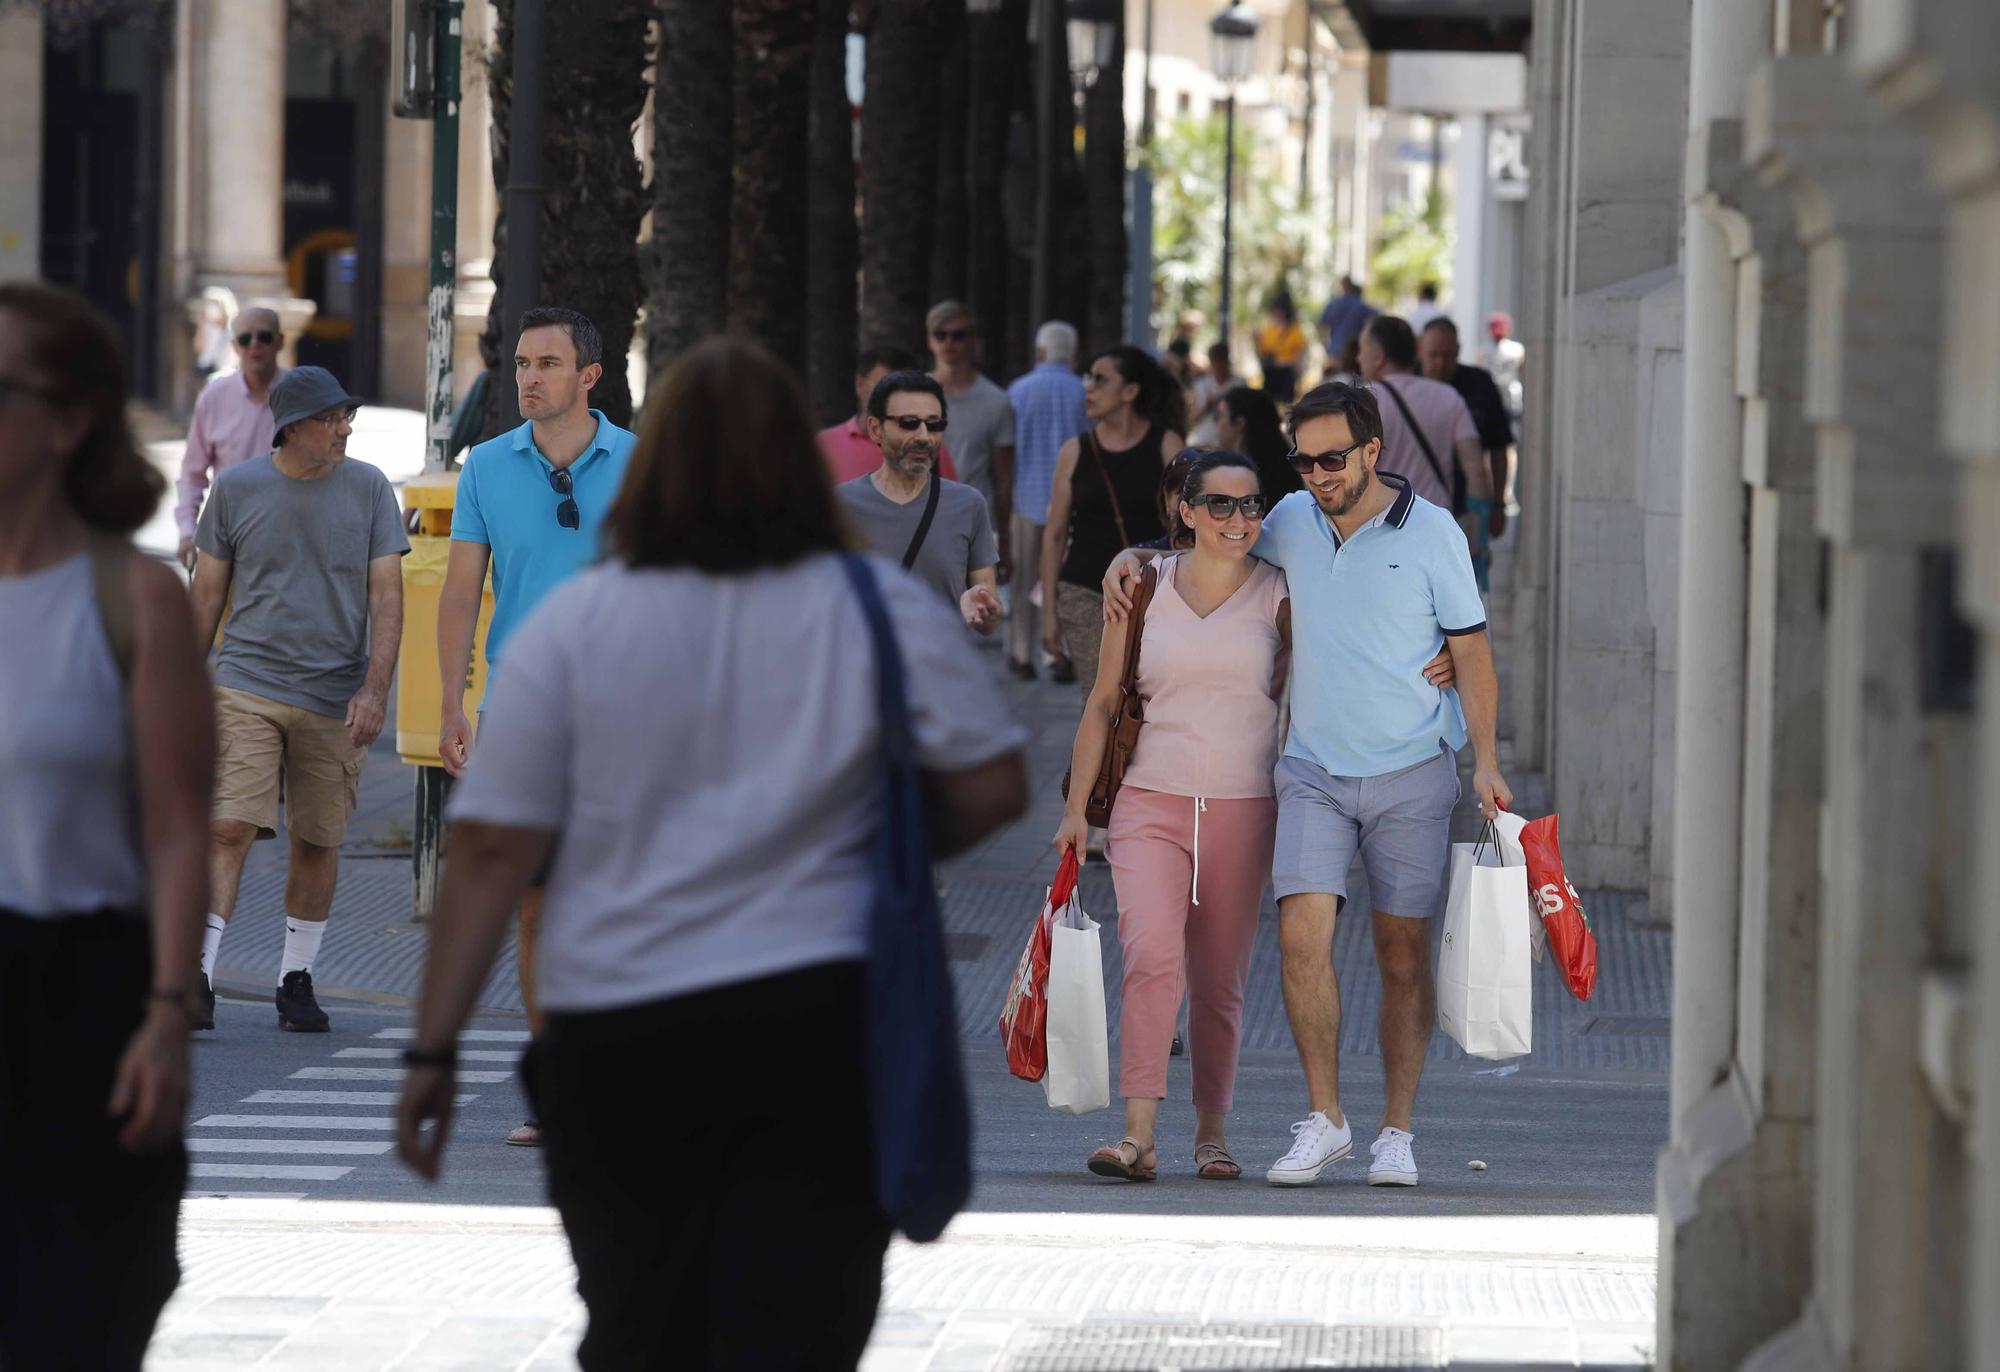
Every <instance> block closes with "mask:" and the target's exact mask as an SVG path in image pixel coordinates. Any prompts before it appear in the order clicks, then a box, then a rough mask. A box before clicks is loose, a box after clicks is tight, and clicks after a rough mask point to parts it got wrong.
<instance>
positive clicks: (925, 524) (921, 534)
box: [868, 472, 944, 588]
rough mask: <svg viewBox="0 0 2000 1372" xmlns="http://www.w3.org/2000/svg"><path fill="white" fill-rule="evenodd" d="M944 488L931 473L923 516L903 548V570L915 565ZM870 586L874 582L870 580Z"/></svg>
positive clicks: (941, 480) (937, 477)
mask: <svg viewBox="0 0 2000 1372" xmlns="http://www.w3.org/2000/svg"><path fill="white" fill-rule="evenodd" d="M943 490H944V478H942V477H940V476H939V475H938V474H937V473H936V472H932V473H931V489H930V494H929V495H927V496H925V497H924V517H923V518H922V519H920V520H918V521H917V532H916V533H915V535H914V536H912V537H911V539H910V546H909V547H907V548H905V549H903V570H904V571H906V572H907V571H909V570H910V568H912V567H914V566H916V565H917V554H918V553H920V552H922V551H923V550H924V539H925V537H927V536H928V535H929V534H930V531H931V521H932V520H933V519H936V518H937V507H938V496H939V494H940V493H941V492H942V491H943ZM868 584H869V586H870V587H871V588H872V587H873V586H874V584H875V583H874V582H873V581H872V580H871V581H870V582H869V583H868Z"/></svg>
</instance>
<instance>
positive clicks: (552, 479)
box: [549, 467, 583, 529]
mask: <svg viewBox="0 0 2000 1372" xmlns="http://www.w3.org/2000/svg"><path fill="white" fill-rule="evenodd" d="M549 485H550V486H552V487H554V488H555V493H556V494H557V495H559V496H561V497H562V504H560V505H558V506H556V523H558V524H560V525H562V526H563V527H564V528H565V529H574V528H577V527H579V526H580V525H581V524H582V523H583V511H581V510H579V509H577V507H576V496H575V494H574V492H575V490H576V486H575V483H573V482H572V481H571V480H570V479H569V469H568V468H567V467H558V468H557V469H556V470H555V471H552V472H550V473H549Z"/></svg>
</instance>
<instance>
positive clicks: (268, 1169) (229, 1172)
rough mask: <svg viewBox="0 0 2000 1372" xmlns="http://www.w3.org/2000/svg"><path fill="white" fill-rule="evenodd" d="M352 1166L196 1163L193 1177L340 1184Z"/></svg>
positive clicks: (191, 1166)
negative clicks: (333, 1182)
mask: <svg viewBox="0 0 2000 1372" xmlns="http://www.w3.org/2000/svg"><path fill="white" fill-rule="evenodd" d="M353 1170H354V1169H353V1168H352V1167H307V1166H298V1165H289V1166H287V1165H282V1164H277V1163H241V1162H196V1163H190V1164H188V1175H189V1176H190V1177H228V1178H230V1179H232V1180H235V1181H339V1180H340V1179H341V1178H342V1177H344V1176H346V1175H347V1174H348V1173H349V1172H352V1171H353Z"/></svg>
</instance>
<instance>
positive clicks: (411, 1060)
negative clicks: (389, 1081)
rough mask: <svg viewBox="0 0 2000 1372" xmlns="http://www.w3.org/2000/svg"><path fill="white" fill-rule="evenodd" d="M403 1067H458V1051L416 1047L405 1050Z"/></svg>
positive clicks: (454, 1049)
mask: <svg viewBox="0 0 2000 1372" xmlns="http://www.w3.org/2000/svg"><path fill="white" fill-rule="evenodd" d="M403 1065H404V1066H405V1067H456V1066H458V1049H456V1048H439V1049H423V1048H417V1047H414V1046H412V1047H409V1048H405V1049H404V1050H403Z"/></svg>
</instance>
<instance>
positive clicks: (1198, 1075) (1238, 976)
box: [1105, 786, 1278, 1114]
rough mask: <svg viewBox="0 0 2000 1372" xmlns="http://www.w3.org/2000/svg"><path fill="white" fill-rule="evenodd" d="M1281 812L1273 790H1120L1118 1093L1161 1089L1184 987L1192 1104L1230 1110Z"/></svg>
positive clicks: (1114, 825) (1113, 848) (1134, 1095)
mask: <svg viewBox="0 0 2000 1372" xmlns="http://www.w3.org/2000/svg"><path fill="white" fill-rule="evenodd" d="M1277 821H1278V803H1277V801H1276V800H1275V799H1273V798H1271V797H1268V796H1261V797H1254V798H1251V799H1245V800H1198V799H1196V798H1195V797H1193V796H1170V795H1165V794H1163V793H1161V792H1158V791H1144V790H1140V789H1139V788H1137V787H1134V786H1126V787H1124V788H1123V789H1121V790H1120V791H1119V792H1118V803H1117V805H1116V806H1115V807H1113V809H1112V811H1111V830H1110V842H1109V844H1108V845H1107V847H1106V849H1105V856H1106V857H1107V858H1108V859H1109V860H1110V863H1111V876H1112V880H1113V882H1114V883H1115V884H1116V886H1117V889H1118V942H1119V945H1120V946H1121V947H1122V948H1123V949H1124V955H1125V993H1124V1007H1123V1010H1122V1013H1121V1014H1120V1016H1119V1031H1118V1032H1119V1044H1118V1094H1119V1095H1121V1096H1123V1097H1126V1098H1127V1099H1145V1098H1151V1099H1154V1100H1162V1099H1165V1097H1166V1094H1167V1056H1168V1050H1169V1049H1170V1047H1171V1046H1172V1044H1173V1038H1174V1016H1175V1014H1176V1013H1177V1012H1178V1011H1179V1009H1180V1004H1181V993H1182V990H1183V989H1184V988H1185V989H1186V990H1187V991H1188V993H1189V1001H1188V1053H1189V1054H1190V1055H1191V1056H1192V1057H1193V1059H1194V1106H1195V1109H1197V1110H1204V1111H1212V1112H1215V1113H1218V1114H1220V1113H1223V1112H1226V1111H1227V1110H1228V1109H1229V1106H1230V1102H1231V1100H1232V1098H1233V1097H1234V1094H1235V1090H1236V1054H1237V1050H1238V1049H1239V1047H1240V1046H1241V1045H1242V1042H1243V988H1244V986H1245V984H1246V983H1247V982H1248V981H1249V977H1250V949H1251V946H1252V945H1253V944H1254V943H1255V942H1256V939H1257V907H1258V905H1259V904H1260V903H1261V899H1262V896H1263V893H1264V883H1265V882H1266V881H1268V880H1269V879H1270V876H1271V842H1272V839H1273V837H1274V835H1275V832H1276V828H1277Z"/></svg>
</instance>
